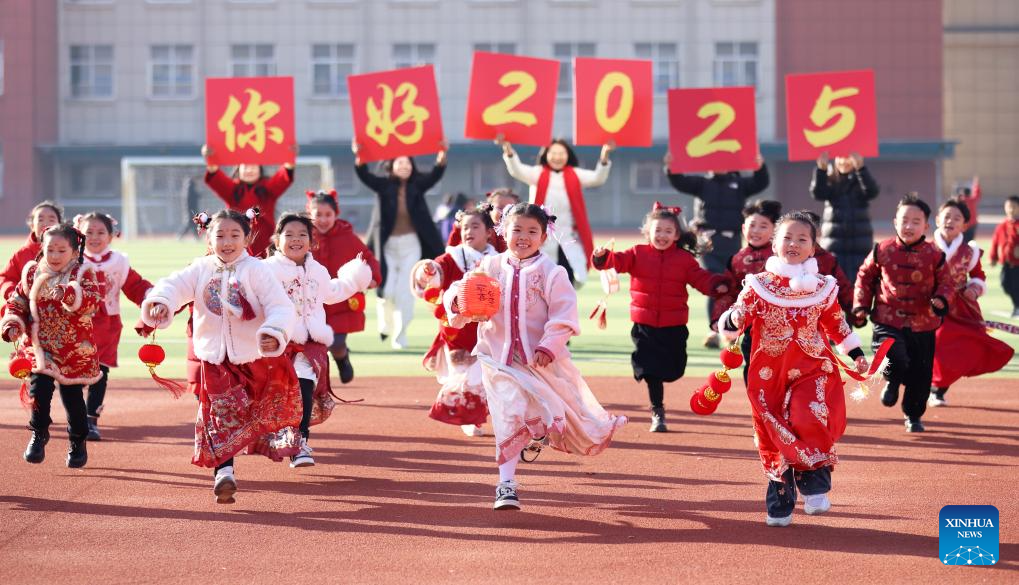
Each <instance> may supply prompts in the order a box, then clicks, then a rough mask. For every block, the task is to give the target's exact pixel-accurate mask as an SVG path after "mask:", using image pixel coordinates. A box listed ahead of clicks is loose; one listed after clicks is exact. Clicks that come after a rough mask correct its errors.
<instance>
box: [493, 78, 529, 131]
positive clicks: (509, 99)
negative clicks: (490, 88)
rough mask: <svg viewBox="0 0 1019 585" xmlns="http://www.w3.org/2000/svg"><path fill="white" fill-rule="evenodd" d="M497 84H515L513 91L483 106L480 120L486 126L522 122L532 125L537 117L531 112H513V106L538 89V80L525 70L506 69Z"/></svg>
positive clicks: (525, 124) (504, 85) (506, 85)
mask: <svg viewBox="0 0 1019 585" xmlns="http://www.w3.org/2000/svg"><path fill="white" fill-rule="evenodd" d="M499 85H501V86H503V87H509V86H511V85H515V86H517V88H516V89H515V90H513V93H511V94H509V95H508V96H506V97H504V98H503V99H501V100H499V101H498V102H496V103H494V104H492V105H490V106H488V107H487V108H485V111H484V112H482V113H481V121H482V122H484V123H485V124H487V125H488V126H499V125H502V124H522V125H524V126H534V125H535V124H537V123H538V118H537V117H536V116H535V115H534V114H532V113H531V112H514V111H513V108H515V107H517V106H519V105H520V104H521V103H523V102H524V100H526V99H527V98H529V97H531V96H532V95H534V92H535V91H537V89H538V82H537V81H535V79H534V76H533V75H531V74H530V73H527V72H526V71H507V72H506V73H504V74H503V76H502V77H500V78H499Z"/></svg>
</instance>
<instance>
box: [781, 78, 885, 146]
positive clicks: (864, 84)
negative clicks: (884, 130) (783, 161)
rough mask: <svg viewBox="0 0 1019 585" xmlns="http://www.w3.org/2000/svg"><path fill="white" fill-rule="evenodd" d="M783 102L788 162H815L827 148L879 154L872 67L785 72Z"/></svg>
mask: <svg viewBox="0 0 1019 585" xmlns="http://www.w3.org/2000/svg"><path fill="white" fill-rule="evenodd" d="M785 104H786V134H787V136H788V140H789V160H791V161H795V160H814V159H816V158H817V157H818V156H819V155H820V154H821V153H824V152H827V153H828V155H829V156H833V157H834V156H845V155H848V154H852V153H854V152H858V153H860V154H861V155H862V156H877V154H878V139H877V98H876V97H875V93H874V72H873V71H872V70H869V69H868V70H865V71H831V72H828V73H808V74H801V75H786V78H785Z"/></svg>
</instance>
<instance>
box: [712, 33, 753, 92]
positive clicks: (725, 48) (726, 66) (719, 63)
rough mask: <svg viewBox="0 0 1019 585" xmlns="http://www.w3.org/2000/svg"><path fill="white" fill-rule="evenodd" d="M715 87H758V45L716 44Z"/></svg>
mask: <svg viewBox="0 0 1019 585" xmlns="http://www.w3.org/2000/svg"><path fill="white" fill-rule="evenodd" d="M715 85H716V86H722V87H725V86H733V85H753V86H756V85H757V43H748V42H724V43H715Z"/></svg>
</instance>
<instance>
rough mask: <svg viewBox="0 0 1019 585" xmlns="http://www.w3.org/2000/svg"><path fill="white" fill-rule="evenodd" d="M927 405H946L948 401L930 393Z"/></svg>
mask: <svg viewBox="0 0 1019 585" xmlns="http://www.w3.org/2000/svg"><path fill="white" fill-rule="evenodd" d="M927 406H948V401H946V400H945V399H944V398H938V397H937V396H935V395H934V394H931V396H930V398H928V399H927Z"/></svg>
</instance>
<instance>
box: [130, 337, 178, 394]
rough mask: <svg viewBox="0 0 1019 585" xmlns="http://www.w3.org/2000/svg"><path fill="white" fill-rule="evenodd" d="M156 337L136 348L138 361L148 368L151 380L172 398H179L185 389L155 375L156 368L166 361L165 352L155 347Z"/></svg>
mask: <svg viewBox="0 0 1019 585" xmlns="http://www.w3.org/2000/svg"><path fill="white" fill-rule="evenodd" d="M155 341H156V336H155V334H153V335H152V343H146V344H145V345H143V346H141V347H140V348H138V359H140V360H141V361H142V363H143V364H145V366H146V367H148V368H149V375H150V376H152V379H153V380H154V381H155V382H156V384H159V385H160V386H162V387H163V388H165V389H167V390H168V391H169V392H170V394H172V395H173V397H174V398H180V397H181V395H183V394H184V391H185V390H186V388H184V386H183V385H182V384H181V383H180V382H176V381H174V380H168V379H166V378H161V377H160V376H159V375H158V374H156V366H158V365H159V364H161V363H163V360H165V359H166V352H165V351H163V348H162V347H160V346H159V345H156V343H155Z"/></svg>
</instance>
